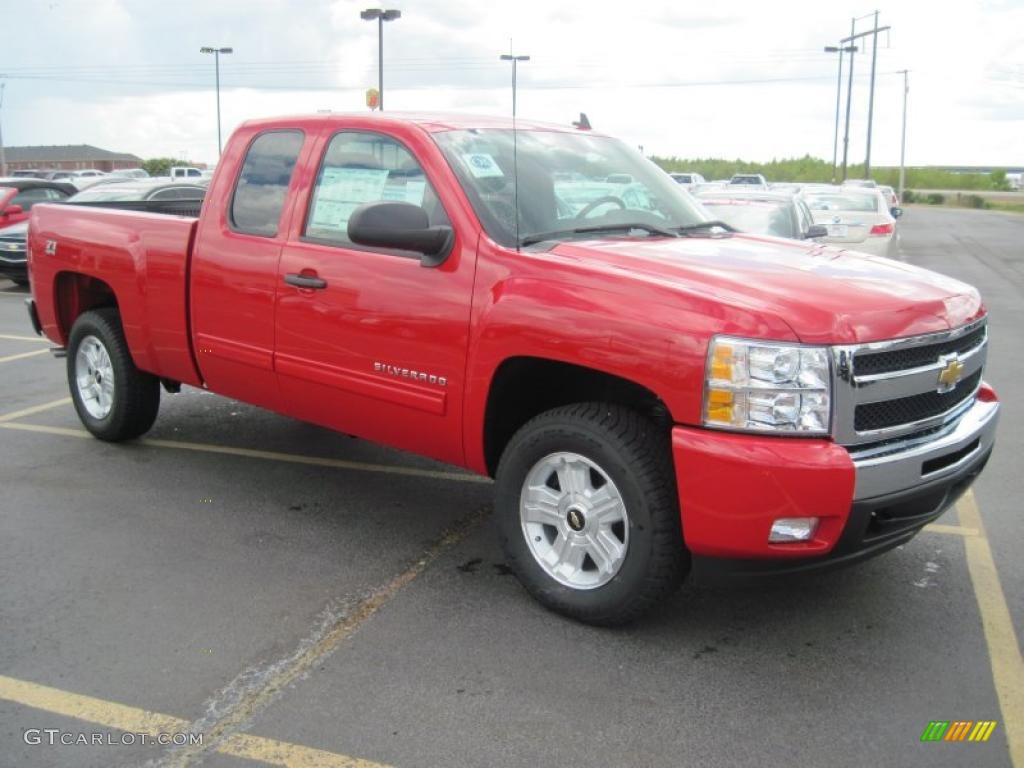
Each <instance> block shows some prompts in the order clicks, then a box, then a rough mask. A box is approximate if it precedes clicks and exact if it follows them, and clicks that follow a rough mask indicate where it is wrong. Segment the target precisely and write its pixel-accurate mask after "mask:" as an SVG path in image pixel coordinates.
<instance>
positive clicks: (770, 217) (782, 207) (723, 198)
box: [696, 187, 828, 240]
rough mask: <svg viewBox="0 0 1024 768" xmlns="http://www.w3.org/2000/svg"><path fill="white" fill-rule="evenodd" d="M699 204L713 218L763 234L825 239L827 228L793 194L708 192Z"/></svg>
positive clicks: (701, 194) (733, 190)
mask: <svg viewBox="0 0 1024 768" xmlns="http://www.w3.org/2000/svg"><path fill="white" fill-rule="evenodd" d="M696 197H697V202H699V203H700V204H701V205H703V206H704V208H705V209H707V211H708V214H709V215H710V216H711V218H712V219H719V220H721V221H724V222H725V223H726V224H729V225H730V226H732V227H734V228H735V229H738V230H739V231H740V232H752V233H754V234H759V235H772V236H774V237H786V238H789V239H791V240H817V239H819V238H822V237H825V235H827V234H828V231H827V230H826V229H825V227H823V226H821V225H819V224H815V223H814V218H813V216H812V215H811V211H810V209H808V207H807V204H806V203H805V202H804V201H803V199H802V198H800V197H799V196H798V195H795V194H793V193H792V192H770V191H769V192H764V191H760V190H757V189H751V190H747V189H742V188H741V189H736V188H735V187H729V188H726V189H706V190H702V191H700V192H698V193H697V196H696Z"/></svg>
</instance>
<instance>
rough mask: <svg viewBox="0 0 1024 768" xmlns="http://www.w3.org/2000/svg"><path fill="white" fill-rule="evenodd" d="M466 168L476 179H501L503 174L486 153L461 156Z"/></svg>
mask: <svg viewBox="0 0 1024 768" xmlns="http://www.w3.org/2000/svg"><path fill="white" fill-rule="evenodd" d="M462 159H463V161H464V162H465V163H466V167H468V168H469V172H470V173H472V174H473V175H474V176H475V177H476V178H478V179H492V178H496V177H497V178H501V177H503V176H504V175H505V174H504V173H502V172H501V168H499V167H498V163H497V162H496V161H495V159H494V158H493V157H491V156H490V155H488V154H487V153H486V152H471V153H467V154H464V155H463V156H462Z"/></svg>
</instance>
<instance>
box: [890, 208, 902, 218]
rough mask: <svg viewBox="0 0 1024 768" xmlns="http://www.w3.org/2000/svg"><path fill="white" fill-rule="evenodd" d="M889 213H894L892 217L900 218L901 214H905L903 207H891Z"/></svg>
mask: <svg viewBox="0 0 1024 768" xmlns="http://www.w3.org/2000/svg"><path fill="white" fill-rule="evenodd" d="M889 213H891V214H892V217H893V218H894V219H898V218H899V217H900V216H902V215H903V209H902V208H890V209H889Z"/></svg>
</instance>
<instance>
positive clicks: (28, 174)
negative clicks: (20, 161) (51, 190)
mask: <svg viewBox="0 0 1024 768" xmlns="http://www.w3.org/2000/svg"><path fill="white" fill-rule="evenodd" d="M43 174H44V172H43V171H40V170H37V169H34V168H26V169H24V170H21V171H11V178H14V179H42V178H44V176H43Z"/></svg>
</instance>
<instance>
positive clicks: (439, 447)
mask: <svg viewBox="0 0 1024 768" xmlns="http://www.w3.org/2000/svg"><path fill="white" fill-rule="evenodd" d="M420 141H421V142H422V143H423V144H424V145H429V146H428V147H427V151H429V149H431V148H432V149H433V150H434V152H435V153H436V158H437V159H439V158H440V153H439V152H438V151H437V149H436V147H433V145H432V144H430V142H429V139H428V138H426V137H425V136H424V137H423V138H422V139H420ZM421 151H423V147H421ZM432 162H436V160H435V161H432ZM441 162H443V161H441ZM435 177H436V173H435ZM435 180H436V179H435ZM310 182H311V188H310V190H309V194H308V196H307V199H306V210H305V212H304V214H303V213H300V212H299V211H298V210H296V212H295V215H294V217H293V218H294V222H295V223H294V226H293V232H292V236H291V237H289V239H288V241H287V242H286V243H285V245H284V249H283V251H282V254H281V261H280V268H279V271H278V285H277V299H276V301H277V310H276V342H275V355H274V359H275V367H276V370H277V374H278V381H279V384H280V389H281V397H282V410H284V411H285V412H287V413H289V414H291V415H293V416H296V417H298V418H301V419H305V420H307V421H312V422H316V423H320V424H323V425H325V426H328V427H331V428H333V429H337V430H341V431H344V432H347V433H349V434H354V435H358V436H360V437H365V438H368V439H371V440H374V441H377V442H382V443H386V444H390V445H393V446H396V447H399V448H403V449H406V450H411V451H415V452H417V453H422V454H425V455H429V456H433V457H435V458H438V459H441V460H444V461H451V462H458V461H462V459H463V450H462V438H461V431H462V430H461V423H462V412H461V411H462V394H463V390H464V375H465V363H466V349H467V345H468V332H469V312H470V301H471V293H472V282H473V269H474V262H475V248H476V242H475V236H474V237H472V238H471V239H472V240H473V242H470V243H466V242H464V237H463V236H462V233H459V232H458V230H456V242H455V246H454V249H453V251H452V254H451V256H449V258H448V259H447V260H446V261H445V262H444V263H443V264H441V265H440V266H438V267H432V268H428V267H423V266H421V265H420V261H419V258H418V255H417V254H413V253H408V252H401V251H390V250H380V249H373V248H367V247H364V246H359V245H355V244H353V243H352V242H351V241H349V239H348V235H347V226H348V218H349V216H350V214H351V213H352V211H353V210H354V209H355V208H356V207H357V206H358V205H360V204H362V203H366V202H370V201H376V200H403V201H406V202H410V203H414V204H416V205H420V206H422V207H423V208H424V209H426V211H427V213H428V215H429V218H430V222H431V224H432V225H434V224H447V223H449V218H448V214H447V213H446V210H445V207H444V205H442V203H441V201H440V200H439V198H438V195H437V193H436V188H437V187H436V186H435V184H433V183H432V179H431V178H430V174H428V173H427V172H425V170H424V167H423V165H421V163H420V162H419V161H418V160H417V156H416V154H414V152H413V151H412V150H411V149H410V148H409V147H408V146H406V145H405V144H403V143H401V142H399V141H398V140H396V139H395V138H392V137H390V136H387V135H385V134H382V133H376V132H372V131H354V130H350V131H342V132H339V133H335V134H333V135H332V136H330V140H329V141H328V142H327V146H326V150H325V152H324V154H323V157H322V158H321V161H320V167H319V169H318V171H317V173H316V175H315V177H312V178H311V179H310ZM440 183H449V184H450V183H452V182H451V181H447V182H440Z"/></svg>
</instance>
